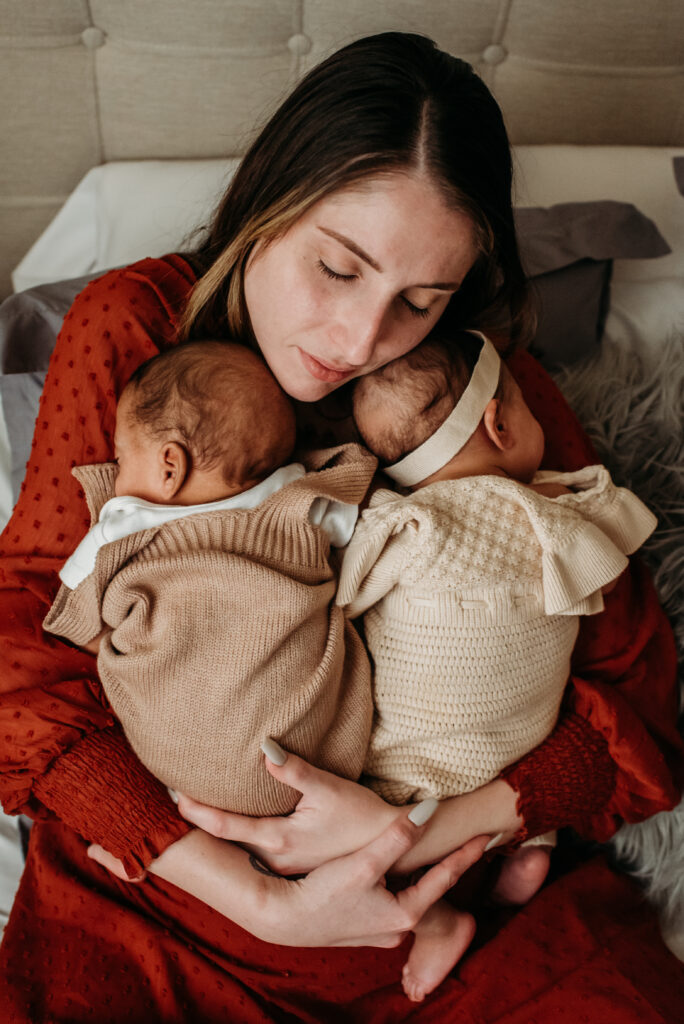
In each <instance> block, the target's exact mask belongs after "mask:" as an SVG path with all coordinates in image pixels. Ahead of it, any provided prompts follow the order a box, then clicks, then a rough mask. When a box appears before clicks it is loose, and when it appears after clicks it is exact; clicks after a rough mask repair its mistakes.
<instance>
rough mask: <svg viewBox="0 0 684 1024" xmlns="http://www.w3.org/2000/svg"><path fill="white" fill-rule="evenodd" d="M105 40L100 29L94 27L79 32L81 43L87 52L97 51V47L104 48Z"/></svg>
mask: <svg viewBox="0 0 684 1024" xmlns="http://www.w3.org/2000/svg"><path fill="white" fill-rule="evenodd" d="M106 38H107V37H106V36H105V34H104V32H103V31H102V29H101V28H96V27H95V26H94V25H91V26H90V27H89V28H84V29H83V31H82V32H81V42H82V43H83V45H84V46H86V47H87V48H88V49H89V50H97V48H98V46H104V44H105V40H106Z"/></svg>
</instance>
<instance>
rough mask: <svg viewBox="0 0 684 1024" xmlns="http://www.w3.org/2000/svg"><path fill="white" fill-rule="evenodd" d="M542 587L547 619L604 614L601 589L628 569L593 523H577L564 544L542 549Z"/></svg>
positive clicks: (615, 549)
mask: <svg viewBox="0 0 684 1024" xmlns="http://www.w3.org/2000/svg"><path fill="white" fill-rule="evenodd" d="M542 549H543V553H542V587H543V591H544V611H545V612H546V614H547V615H593V614H595V613H597V612H601V611H603V596H602V593H601V591H602V588H603V587H605V586H607V585H608V584H609V583H612V582H613V580H616V579H617V578H618V576H619V575H620V574H621V573H622V572H624V570H625V569H626V568H627V565H628V561H627V556H626V555H625V554H623V552H622V551H620V550H619V549H618V548H617V547H616V546H615V545H614V544H613V542H612V541H611V540H610V539H609V538H608V537H607V536H606V534H605V533H603V532H602V531H601V530H599V529H598V527H596V526H594V525H593V523H587V522H584V521H582V520H580V521H579V522H578V523H577V524H576V525H575V528H574V529H573V530H572V533H571V534H570V536H569V537H568V539H567V541H566V543H565V544H562V545H558V546H555V545H554V546H553V547H551V548H546V549H544V545H543V544H542Z"/></svg>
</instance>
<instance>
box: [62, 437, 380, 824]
mask: <svg viewBox="0 0 684 1024" xmlns="http://www.w3.org/2000/svg"><path fill="white" fill-rule="evenodd" d="M312 465H313V466H315V467H320V468H319V471H315V472H309V473H307V475H306V476H304V477H302V478H301V479H299V480H296V481H294V482H293V483H290V484H288V485H287V486H286V487H284V488H282V490H280V491H278V492H277V493H275V494H273V495H271V496H270V497H269V498H267V499H266V500H265V501H264V502H263V503H262V504H261V505H259V506H258V507H257V508H255V509H251V510H242V509H237V510H230V511H226V510H224V511H212V512H204V513H198V514H196V515H189V516H187V517H185V518H181V519H177V520H175V521H172V522H168V523H165V524H164V525H162V526H160V527H157V528H154V529H149V530H143V531H139V532H138V533H135V534H133V535H131V536H129V537H126V538H124V539H123V540H117V541H114V542H112V543H110V544H107V545H105V546H104V547H103V548H101V549H100V551H99V552H98V556H97V560H96V564H95V569H94V571H93V572H92V574H91V575H90V576H88V577H87V578H86V579H85V580H84V581H83V582H82V583H81V584H79V585H78V587H76V589H75V590H73V591H72V590H68V589H67V588H66V587H64V586H63V587H62V588H61V589H60V591H59V593H58V595H57V598H56V600H55V602H54V604H53V607H52V609H51V610H50V613H49V614H48V616H47V618H46V620H45V628H46V629H47V630H49V631H50V632H53V633H57V634H59V635H60V636H64V637H67V638H68V639H70V640H72V641H73V642H74V643H78V644H83V643H86V642H88V640H90V639H92V637H94V636H96V635H97V634H98V633H99V632H100V630H101V629H102V624H103V623H105V624H106V625H107V626H109V627H110V628H111V632H110V633H109V634H108V635H107V636H106V637H105V638H104V640H103V642H102V645H101V648H100V654H99V656H98V670H99V673H100V677H101V679H102V684H103V686H104V689H105V692H106V694H107V697H108V698H109V701H110V702H111V705H112V708H113V710H114V711H115V713H116V714H117V716H118V717H119V719H120V721H121V723H122V725H123V728H124V730H125V732H126V735H127V736H128V738H129V740H130V742H131V744H132V746H133V748H134V750H135V751H136V753H137V754H138V756H139V758H140V760H141V761H142V762H143V763H144V764H145V765H147V767H148V768H149V769H150V770H151V771H152V772H153V773H154V774H155V775H156V776H157V777H158V778H160V779H161V780H162V781H163V782H164V783H166V784H167V785H169V786H171V787H173V788H174V789H178V790H180V791H182V792H184V793H188V794H189V795H191V796H193V797H195V798H196V799H197V800H201V801H203V802H205V803H208V804H212V805H215V806H218V807H223V808H229V809H232V810H235V811H240V812H242V813H245V814H251V815H270V814H282V813H285V812H287V811H290V810H292V808H293V807H294V805H295V804H296V802H297V800H298V797H299V794H297V793H296V792H295V791H293V790H292V789H290V788H288V787H286V786H284V785H282V784H281V783H278V782H276V781H275V780H274V779H272V778H271V776H270V775H269V774H268V772H267V771H266V770H265V769H264V766H263V755H262V754H261V752H260V750H259V744H260V742H261V740H262V739H263V738H264V737H266V736H271V737H273V738H274V739H276V740H278V742H280V743H282V745H283V746H284V747H286V748H287V749H288V750H292V751H294V752H296V753H298V754H301V755H302V756H303V757H305V758H307V760H309V761H311V762H313V763H314V764H317V765H320V766H321V767H323V768H327V769H329V770H330V771H333V772H335V773H336V774H338V775H343V776H346V777H348V778H356V777H358V775H359V773H360V771H361V767H362V765H363V760H364V756H365V752H366V748H367V745H368V737H369V732H370V725H371V717H372V705H371V684H370V669H369V664H368V659H367V656H366V653H365V651H364V648H363V645H362V643H361V640H360V639H359V636H358V634H357V633H356V631H355V629H354V627H353V626H352V625H351V624H350V623H349V622H348V621H346V620H345V617H344V615H343V613H342V610H341V609H340V608H338V607H336V605H335V603H334V596H335V574H334V573H333V570H332V569H331V566H330V562H329V552H330V543H329V540H328V537H327V535H326V533H325V532H324V531H323V530H322V529H321V528H320V527H318V526H313V525H311V524H310V522H309V518H308V517H309V510H310V508H311V506H312V504H313V502H314V501H316V499H317V498H321V497H323V498H331V499H332V500H334V501H340V502H345V503H348V504H358V503H359V502H360V501H361V500H362V498H363V496H364V494H365V492H366V490H367V487H368V485H369V483H370V480H371V478H372V476H373V472H374V469H375V459H373V458H372V456H370V455H368V454H367V453H366V452H364V451H363V449H361V448H359V447H358V446H356V445H348V446H344V447H343V448H340V449H333V450H331V451H329V452H327V453H319V455H318V456H317V457H316V456H314V457H313V458H312V462H311V463H310V467H309V468H311V467H312ZM75 474H76V475H77V476H78V478H79V480H80V481H81V482H82V484H83V487H84V489H85V491H86V497H87V499H88V504H89V508H90V512H91V515H92V517H93V519H96V518H97V516H98V513H99V510H100V508H101V507H102V505H103V504H104V502H105V501H106V500H107V499H108V498H110V497H112V495H113V482H114V475H115V467H114V466H113V465H111V464H105V465H99V466H86V467H81V468H80V469H78V470H76V471H75Z"/></svg>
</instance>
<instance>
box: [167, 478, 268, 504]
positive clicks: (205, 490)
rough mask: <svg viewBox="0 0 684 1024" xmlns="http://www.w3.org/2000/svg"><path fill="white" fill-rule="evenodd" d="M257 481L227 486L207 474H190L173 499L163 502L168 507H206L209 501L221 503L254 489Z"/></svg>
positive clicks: (221, 480)
mask: <svg viewBox="0 0 684 1024" xmlns="http://www.w3.org/2000/svg"><path fill="white" fill-rule="evenodd" d="M257 483H259V481H258V480H247V481H246V482H245V483H239V484H236V483H231V484H227V483H226V481H225V480H223V479H222V478H217V477H214V476H213V475H212V474H208V473H191V474H190V476H189V477H188V479H187V480H186V482H185V483H184V484H183V486H182V487H181V488H180V490H179V491H177V492H176V494H175V495H174V496H173V498H172V499H171V500H170V501H168V502H164V504H168V505H206V504H207V503H208V502H211V501H221V500H222V499H223V498H232V497H233V496H234V495H235V494H242V492H243V491H247V490H249V488H250V487H254V486H255V485H256V484H257Z"/></svg>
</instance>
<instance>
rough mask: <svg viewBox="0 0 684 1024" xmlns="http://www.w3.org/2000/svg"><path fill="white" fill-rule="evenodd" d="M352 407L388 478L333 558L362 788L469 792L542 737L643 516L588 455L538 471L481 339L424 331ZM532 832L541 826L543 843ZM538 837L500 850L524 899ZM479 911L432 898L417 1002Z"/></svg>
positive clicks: (533, 878) (527, 418)
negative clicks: (364, 752)
mask: <svg viewBox="0 0 684 1024" xmlns="http://www.w3.org/2000/svg"><path fill="white" fill-rule="evenodd" d="M353 404H354V418H355V421H356V424H357V427H358V429H359V431H360V433H361V436H362V438H363V440H364V442H365V443H366V445H367V446H368V448H369V449H370V450H371V451H372V452H373V453H374V454H375V455H377V456H378V458H379V460H380V463H381V465H382V466H384V467H385V472H386V473H387V474H388V475H389V476H390V477H392V478H393V479H394V480H395V481H396V482H397V483H399V484H401V485H403V486H404V487H405V488H406V489H408V493H406V494H405V495H404V496H402V495H399V494H397V493H396V492H394V491H389V490H381V491H377V492H376V493H375V494H374V495H373V497H372V499H371V502H370V506H369V508H368V509H366V510H365V511H364V513H363V516H362V518H361V519H360V521H359V523H358V524H357V527H356V530H355V533H354V536H353V538H352V541H351V543H350V544H349V546H348V548H347V550H346V552H345V556H344V561H343V566H342V571H341V576H340V583H339V587H338V596H337V600H338V602H339V603H340V604H342V605H343V606H344V607H345V609H346V611H347V613H348V614H349V615H350V616H351V617H354V616H358V615H360V614H362V613H365V614H364V628H365V635H366V643H367V646H368V650H369V653H370V655H371V658H372V660H373V662H374V706H375V718H374V724H373V730H372V734H371V742H370V748H369V753H368V757H367V759H366V763H365V766H364V775H365V781H367V782H368V784H369V785H371V786H372V787H373V788H374V789H375V790H376V791H377V792H378V793H380V795H381V796H383V797H384V798H385V799H386V800H389V801H390V802H391V803H397V804H403V803H406V802H408V801H411V800H420V799H425V798H426V797H430V796H431V797H435V798H437V799H442V798H444V797H448V796H454V795H458V794H460V793H466V792H469V791H471V790H474V789H476V788H478V787H480V786H482V785H485V784H486V783H487V782H489V781H491V780H492V779H494V778H496V777H497V776H498V775H499V774H500V772H501V771H502V770H503V769H505V767H506V766H507V765H509V764H512V763H514V762H515V761H517V760H518V759H519V758H520V757H521V756H523V754H525V753H526V752H528V751H529V750H531V749H532V748H533V747H535V746H537V745H538V744H539V743H541V742H542V741H543V740H544V739H545V738H546V736H547V735H548V734H549V733H550V732H551V730H552V728H553V726H554V724H555V722H556V719H557V716H558V710H559V706H560V702H561V699H562V696H563V692H564V689H565V685H566V682H567V679H568V676H569V673H570V656H571V653H572V649H573V646H574V643H575V639H576V636H577V632H578V628H579V615H581V614H593V613H595V612H599V611H601V610H602V608H603V598H602V592H603V591H604V590H605V589H608V588H609V587H610V586H611V585H612V584H613V582H614V581H615V580H616V578H617V577H618V576H619V575H620V573H621V572H622V571H623V569H624V568H625V566H626V565H627V558H626V554H627V553H631V552H632V551H634V550H635V549H636V548H637V547H638V546H639V545H640V544H641V543H642V542H643V541H644V540H645V539H646V537H648V535H649V534H650V533H651V532H652V530H653V528H654V526H655V519H654V517H653V516H652V515H651V513H650V512H649V511H648V510H647V509H646V508H645V507H644V506H643V505H642V504H641V502H640V501H639V500H638V499H637V498H636V497H635V496H634V495H633V494H631V493H630V492H628V491H626V490H625V489H624V488H617V487H615V486H614V485H613V483H612V481H611V480H610V477H609V475H608V473H607V471H606V470H605V469H604V468H603V467H601V466H593V467H588V468H587V469H584V470H581V471H579V472H577V473H566V474H559V473H540V472H538V469H539V465H540V462H541V459H542V454H543V450H544V435H543V432H542V428H541V426H540V425H539V423H538V422H537V421H536V420H535V418H534V416H533V415H532V413H531V412H530V409H529V408H528V406H527V404H526V403H525V401H524V399H523V397H522V393H521V391H520V388H519V387H518V385H517V384H516V382H515V381H514V380H513V378H512V376H511V375H510V373H509V372H508V370H507V369H506V367H505V366H504V364H503V363H502V362H501V360H500V359H499V356H498V355H497V353H496V351H495V349H494V348H493V346H492V345H491V343H490V342H489V341H488V340H487V339H485V338H484V337H483V336H482V335H478V334H475V333H470V332H463V333H462V334H461V335H459V337H458V338H454V339H450V341H449V342H448V343H447V342H446V341H443V340H440V339H439V338H438V337H436V336H433V337H432V338H430V339H428V340H427V341H425V342H423V344H422V345H421V346H419V347H418V348H416V349H414V350H413V351H412V352H410V353H408V354H407V355H405V356H403V357H401V358H400V359H397V360H395V361H394V362H392V363H390V364H388V365H387V366H385V367H383V368H381V369H379V370H377V371H375V372H374V373H372V374H369V375H368V376H365V377H362V378H361V379H360V380H359V381H358V382H357V383H356V385H355V389H354V395H353ZM543 838H544V837H542V839H543ZM548 849H549V847H548V846H547V845H544V844H543V845H541V846H540V845H537V846H535V847H531V846H524V847H522V848H521V849H520V850H519V851H517V852H516V853H514V854H513V855H512V856H511V857H509V858H506V859H505V860H504V866H503V869H502V872H501V876H500V880H499V883H498V895H499V897H500V898H503V899H505V900H507V901H509V902H515V903H522V902H526V901H527V900H528V899H529V898H531V896H532V895H533V894H534V892H535V891H536V890H537V889H538V887H539V886H540V885H541V884H542V882H543V880H544V878H545V876H546V873H547V870H548V864H549V854H548ZM473 930H474V922H473V920H472V918H471V917H470V916H469V915H465V914H460V913H457V912H456V911H455V910H454V909H453V908H451V907H450V906H449V905H448V904H447V903H445V902H441V903H438V904H436V905H435V907H433V908H432V910H431V911H430V912H429V913H428V915H426V916H425V917H424V919H423V921H422V922H421V932H420V935H419V937H418V939H417V940H416V942H415V944H414V947H413V949H412V951H411V954H410V957H409V960H408V963H407V965H406V967H405V969H404V987H405V989H406V991H407V992H408V993H409V995H410V996H411V998H413V999H421V998H423V997H424V995H425V994H426V993H427V992H429V991H431V990H432V989H433V988H434V987H435V986H436V985H437V984H438V983H439V982H440V981H441V980H442V978H443V977H444V976H445V974H446V973H447V971H448V970H450V969H451V968H452V967H453V965H454V963H455V962H456V961H457V960H458V958H459V957H460V956H461V955H462V953H463V952H464V950H465V948H466V947H467V945H468V943H469V942H470V939H471V937H472V934H473Z"/></svg>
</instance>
